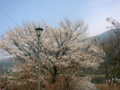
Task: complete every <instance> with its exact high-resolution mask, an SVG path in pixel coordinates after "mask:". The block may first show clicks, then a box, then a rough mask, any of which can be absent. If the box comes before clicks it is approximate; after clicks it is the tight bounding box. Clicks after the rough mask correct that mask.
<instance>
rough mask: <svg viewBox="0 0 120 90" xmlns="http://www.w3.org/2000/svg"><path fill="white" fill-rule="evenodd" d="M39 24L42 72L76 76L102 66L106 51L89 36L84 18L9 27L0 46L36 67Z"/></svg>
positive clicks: (24, 62) (25, 62) (54, 77)
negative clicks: (79, 72)
mask: <svg viewBox="0 0 120 90" xmlns="http://www.w3.org/2000/svg"><path fill="white" fill-rule="evenodd" d="M36 27H43V28H44V31H43V33H42V36H41V45H40V47H41V68H42V70H41V72H42V74H43V75H44V76H45V75H46V74H47V76H51V77H50V78H51V82H55V81H56V77H57V76H58V75H68V74H69V75H75V74H77V73H78V71H80V70H83V69H85V68H89V67H93V68H96V67H98V66H99V63H100V62H102V57H103V55H102V54H103V51H102V50H101V49H99V47H98V45H97V44H96V42H95V41H94V40H93V39H90V38H88V25H86V24H85V22H84V21H83V20H76V21H74V22H72V21H70V20H69V19H64V20H63V21H60V22H59V24H58V27H55V28H54V27H51V26H50V25H47V24H45V23H42V24H40V23H36V22H31V23H25V24H24V26H23V27H20V26H16V27H14V28H9V31H7V32H6V33H5V35H2V36H1V42H0V48H1V50H3V51H6V52H7V53H8V54H10V55H12V56H13V57H16V58H17V60H19V61H20V62H22V65H23V64H28V63H29V64H31V65H32V66H33V67H34V68H35V67H36V66H37V55H38V54H37V35H36V32H35V28H36Z"/></svg>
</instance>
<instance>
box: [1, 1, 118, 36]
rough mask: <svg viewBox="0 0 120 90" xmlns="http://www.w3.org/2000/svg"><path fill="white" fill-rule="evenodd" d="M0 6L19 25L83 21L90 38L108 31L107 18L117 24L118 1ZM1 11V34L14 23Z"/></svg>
mask: <svg viewBox="0 0 120 90" xmlns="http://www.w3.org/2000/svg"><path fill="white" fill-rule="evenodd" d="M0 7H2V9H4V11H5V12H6V13H7V14H8V15H9V16H10V17H11V18H12V19H13V20H14V21H15V22H16V23H17V24H18V25H19V26H22V22H23V21H24V22H28V21H38V22H40V21H42V20H44V21H45V22H46V23H48V24H50V25H51V26H53V27H54V26H57V24H58V22H59V21H60V20H63V19H64V18H69V19H70V20H72V21H74V20H76V19H82V20H84V21H85V22H86V23H87V24H88V25H89V33H90V36H94V35H98V34H100V33H102V32H105V31H107V29H106V26H110V24H109V23H108V22H106V18H107V17H112V18H114V19H116V20H117V21H120V0H0ZM2 9H1V8H0V33H3V32H4V31H6V30H8V28H9V27H11V28H12V27H14V26H16V24H15V23H14V22H13V21H12V20H11V19H10V18H9V17H8V16H7V15H6V14H5V13H4V12H3V10H2Z"/></svg>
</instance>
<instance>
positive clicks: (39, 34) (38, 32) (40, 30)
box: [35, 28, 43, 36]
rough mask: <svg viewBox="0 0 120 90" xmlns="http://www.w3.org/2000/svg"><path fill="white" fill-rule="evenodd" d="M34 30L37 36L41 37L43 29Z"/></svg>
mask: <svg viewBox="0 0 120 90" xmlns="http://www.w3.org/2000/svg"><path fill="white" fill-rule="evenodd" d="M35 30H36V32H37V35H38V36H41V34H42V31H43V29H42V28H36V29H35Z"/></svg>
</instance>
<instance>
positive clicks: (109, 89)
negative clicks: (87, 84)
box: [96, 84, 120, 90]
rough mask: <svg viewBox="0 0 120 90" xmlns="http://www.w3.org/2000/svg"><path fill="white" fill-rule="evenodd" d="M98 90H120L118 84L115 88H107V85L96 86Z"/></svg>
mask: <svg viewBox="0 0 120 90" xmlns="http://www.w3.org/2000/svg"><path fill="white" fill-rule="evenodd" d="M96 86H97V87H98V88H99V89H100V90H120V84H118V85H116V86H108V84H96Z"/></svg>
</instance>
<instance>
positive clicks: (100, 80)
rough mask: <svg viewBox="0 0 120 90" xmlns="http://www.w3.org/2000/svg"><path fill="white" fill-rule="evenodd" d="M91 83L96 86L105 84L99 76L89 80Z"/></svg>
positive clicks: (103, 79)
mask: <svg viewBox="0 0 120 90" xmlns="http://www.w3.org/2000/svg"><path fill="white" fill-rule="evenodd" d="M91 82H92V83H96V84H98V83H105V77H99V76H97V77H93V78H92V79H91Z"/></svg>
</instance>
